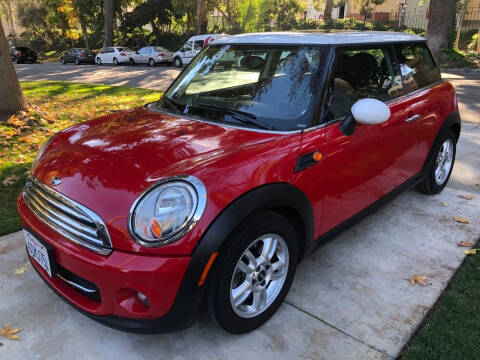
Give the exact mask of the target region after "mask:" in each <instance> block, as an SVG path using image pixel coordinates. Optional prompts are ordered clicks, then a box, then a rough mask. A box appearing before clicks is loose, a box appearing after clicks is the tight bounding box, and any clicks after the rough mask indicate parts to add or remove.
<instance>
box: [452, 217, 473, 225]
mask: <svg viewBox="0 0 480 360" xmlns="http://www.w3.org/2000/svg"><path fill="white" fill-rule="evenodd" d="M453 220H455V221H456V222H458V223H460V224H471V223H472V222H471V221H470V220H468V219H465V218H462V217H460V216H454V217H453Z"/></svg>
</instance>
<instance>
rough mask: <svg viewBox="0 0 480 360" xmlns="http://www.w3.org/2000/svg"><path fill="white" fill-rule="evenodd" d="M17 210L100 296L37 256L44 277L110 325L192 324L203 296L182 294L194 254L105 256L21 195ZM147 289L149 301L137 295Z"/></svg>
mask: <svg viewBox="0 0 480 360" xmlns="http://www.w3.org/2000/svg"><path fill="white" fill-rule="evenodd" d="M17 210H18V213H19V215H20V220H21V223H22V227H23V228H26V229H28V230H29V231H30V232H31V233H33V234H34V235H35V236H36V237H37V238H39V239H40V240H43V241H44V242H45V243H46V244H48V245H50V246H51V247H53V249H54V259H55V263H56V264H57V267H58V268H59V269H60V268H61V269H66V270H67V272H69V273H72V274H74V276H78V277H80V278H81V279H84V280H86V281H88V282H90V283H93V284H94V285H95V286H96V287H97V288H98V291H99V294H100V300H97V301H95V300H92V298H91V297H89V296H86V294H84V293H82V292H81V291H79V290H78V289H76V288H74V287H73V286H71V285H69V284H68V283H67V282H65V280H63V279H62V278H60V277H58V276H54V277H52V278H50V277H49V275H48V274H47V273H46V272H45V271H44V270H43V268H41V267H40V265H38V264H37V263H36V262H35V261H33V260H31V261H32V264H33V267H34V268H35V270H36V271H37V272H38V273H39V275H40V276H41V278H42V279H43V280H44V281H45V282H46V283H47V284H48V285H49V286H50V287H51V288H53V289H54V290H55V292H56V293H57V294H58V295H60V296H61V297H62V298H63V299H64V300H66V301H67V302H68V303H70V304H72V305H73V306H74V307H76V308H77V309H78V310H80V311H81V312H82V313H84V314H86V315H88V316H89V317H91V318H93V319H94V320H97V321H99V322H102V323H104V324H106V325H108V326H111V327H114V328H118V329H121V330H126V331H134V332H144V333H145V332H164V331H173V330H178V329H182V328H185V327H188V326H189V325H191V324H192V323H193V322H194V320H195V317H196V315H197V312H198V308H199V305H200V298H199V297H195V296H189V297H178V296H177V293H178V290H179V287H180V284H181V283H182V280H183V278H184V275H185V272H186V270H187V267H188V265H189V263H190V257H168V258H167V257H161V256H151V255H150V256H145V255H141V254H136V253H135V254H134V253H128V252H122V251H113V252H112V253H111V254H110V255H108V256H104V255H99V254H96V253H93V252H91V251H90V250H87V249H85V248H83V247H81V246H79V245H76V244H74V243H72V242H70V241H69V240H67V239H65V238H63V237H62V236H61V235H60V234H58V233H57V232H55V231H54V230H53V229H51V228H50V227H48V226H47V225H45V224H44V223H43V222H41V221H40V220H39V219H38V218H37V217H36V216H35V215H34V214H33V212H32V211H31V210H30V208H29V207H28V206H27V204H26V203H25V202H24V200H23V196H22V195H20V197H19V199H18V201H17ZM137 292H141V293H143V294H145V295H146V296H147V298H148V302H149V306H148V307H147V306H145V305H144V304H143V303H142V302H141V301H140V300H139V298H138V297H137Z"/></svg>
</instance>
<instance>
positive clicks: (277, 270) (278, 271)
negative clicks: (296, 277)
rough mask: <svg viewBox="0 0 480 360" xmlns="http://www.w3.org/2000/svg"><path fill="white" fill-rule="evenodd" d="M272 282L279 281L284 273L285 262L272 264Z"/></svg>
mask: <svg viewBox="0 0 480 360" xmlns="http://www.w3.org/2000/svg"><path fill="white" fill-rule="evenodd" d="M272 271H273V272H272V280H278V279H280V278H281V277H282V276H283V274H284V273H285V262H284V261H282V260H280V261H277V262H275V263H273V264H272Z"/></svg>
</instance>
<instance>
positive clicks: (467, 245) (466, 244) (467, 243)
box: [457, 241, 473, 247]
mask: <svg viewBox="0 0 480 360" xmlns="http://www.w3.org/2000/svg"><path fill="white" fill-rule="evenodd" d="M457 246H458V247H470V246H473V244H472V243H471V242H470V241H460V242H459V243H458V244H457Z"/></svg>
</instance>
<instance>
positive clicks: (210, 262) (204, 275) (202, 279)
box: [198, 251, 218, 286]
mask: <svg viewBox="0 0 480 360" xmlns="http://www.w3.org/2000/svg"><path fill="white" fill-rule="evenodd" d="M217 255H218V251H215V252H214V253H213V254H212V255H210V259H208V261H207V265H205V268H204V269H203V272H202V276H200V280H198V286H202V285H203V284H204V283H205V280H207V275H208V272H209V271H210V268H211V267H212V265H213V262H214V261H215V259H216V257H217Z"/></svg>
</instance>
